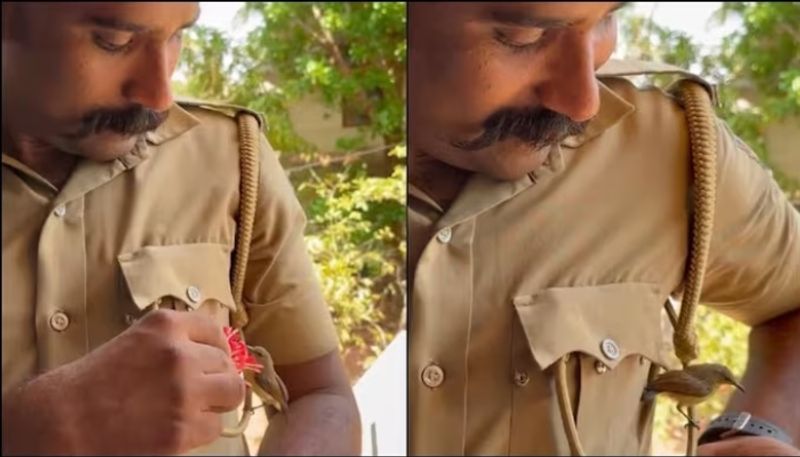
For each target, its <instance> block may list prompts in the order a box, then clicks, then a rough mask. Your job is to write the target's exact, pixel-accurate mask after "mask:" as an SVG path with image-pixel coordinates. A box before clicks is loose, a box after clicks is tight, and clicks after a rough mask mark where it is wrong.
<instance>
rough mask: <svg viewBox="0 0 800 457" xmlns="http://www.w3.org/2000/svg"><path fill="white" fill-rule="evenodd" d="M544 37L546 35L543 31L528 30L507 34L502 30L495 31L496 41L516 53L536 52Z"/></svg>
mask: <svg viewBox="0 0 800 457" xmlns="http://www.w3.org/2000/svg"><path fill="white" fill-rule="evenodd" d="M542 35H544V31H543V30H533V31H529V30H528V31H525V32H523V33H512V32H506V31H503V30H500V29H495V31H494V39H495V40H496V41H497V42H499V43H500V44H502V45H503V46H506V47H508V48H511V50H513V51H515V52H522V51H532V50H534V49H535V48H536V47H537V46H538V45H539V43H540V40H541V38H542Z"/></svg>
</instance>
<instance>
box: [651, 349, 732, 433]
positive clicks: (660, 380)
mask: <svg viewBox="0 0 800 457" xmlns="http://www.w3.org/2000/svg"><path fill="white" fill-rule="evenodd" d="M723 384H729V385H733V386H735V387H736V388H737V389H739V390H741V391H742V392H744V391H745V390H744V387H742V385H741V384H739V382H738V381H737V380H736V377H735V376H734V375H733V373H731V371H730V370H729V369H728V368H727V367H725V366H723V365H720V364H718V363H702V364H697V365H689V366H688V367H686V368H685V369H683V370H670V371H666V372H664V373H662V374H660V375H658V376H656V377H655V378H654V379H653V380H652V381H650V383H649V384H648V385H647V387H645V388H644V394H643V395H642V400H643V401H650V400H652V399H653V398H654V397H655V396H656V395H658V394H661V393H663V394H665V395H666V396H668V397H669V398H671V399H673V400H675V401H676V402H677V405H676V409H677V410H678V412H679V413H681V414H682V415H683V417H685V418H686V419H687V420H688V421H689V423H690V424H692V426H694V427H695V428H699V427H698V425H697V423H696V422H694V421H693V420H692V419H690V418H689V415H688V414H687V413H686V412H684V411H683V409H682V408H684V407H686V408H688V407H690V406H695V405H697V404H700V403H702V402H703V401H705V400H706V399H708V398H709V397H711V396H712V395H713V394H714V392H716V391H717V389H718V388H719V386H721V385H723Z"/></svg>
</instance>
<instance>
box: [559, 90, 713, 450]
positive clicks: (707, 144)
mask: <svg viewBox="0 0 800 457" xmlns="http://www.w3.org/2000/svg"><path fill="white" fill-rule="evenodd" d="M671 92H672V93H673V94H674V95H675V96H677V98H678V101H679V102H680V103H681V105H682V106H683V108H684V110H685V112H686V119H687V123H688V128H689V142H690V151H691V160H692V173H693V187H692V205H693V208H694V212H693V214H692V218H693V219H692V230H691V239H690V241H689V242H690V247H689V249H690V253H689V263H688V267H687V271H686V281H685V288H684V293H683V300H682V305H681V309H680V313H679V314H677V315H676V313H675V310H674V309H673V308H672V305H670V303H669V302H666V303H665V304H664V306H665V308H666V310H667V315H668V316H669V318H670V322H671V323H672V326H673V328H674V329H675V332H674V335H673V344H674V346H675V354H676V355H677V356H678V359H679V360H680V361H681V364H682V365H683V368H684V369H686V367H688V366H689V364H690V363H691V362H692V361H693V360H694V359H696V358H697V355H698V352H699V351H698V347H697V335H696V333H695V328H694V327H695V310H696V309H697V304H698V303H699V302H700V294H701V291H702V289H703V278H704V276H705V271H706V265H707V262H708V253H709V248H710V246H711V235H712V230H713V223H714V205H715V201H716V172H717V164H716V162H717V144H716V138H717V137H716V133H715V131H716V128H715V124H714V122H715V116H714V109H713V107H712V105H711V99H710V96H709V94H708V92H707V91H706V89H705V88H704V87H703V86H701V85H700V84H697V83H696V82H693V81H691V80H681V81H680V82H679V83H678V84H677V86H676V87H675V89H674V90H673V91H671ZM566 364H567V356H564V357H562V358H561V359H559V360H558V362H557V366H556V379H555V381H556V394H557V396H558V406H559V409H560V412H561V420H562V422H563V423H564V431H565V433H566V436H567V442H568V443H569V448H570V453H571V454H572V455H574V456H583V455H585V453H584V450H583V447H582V446H581V442H580V437H579V435H578V430H577V426H576V425H575V417H574V416H573V410H572V402H571V401H570V398H569V391H568V388H567V387H568V386H567V367H566ZM687 415H688V418H689V419H690V420H692V421H693V420H694V407H688V408H687ZM687 428H688V433H687V442H686V455H687V456H693V455H695V454H696V453H697V439H696V437H695V427H693V426H692V425H689V426H688V427H687Z"/></svg>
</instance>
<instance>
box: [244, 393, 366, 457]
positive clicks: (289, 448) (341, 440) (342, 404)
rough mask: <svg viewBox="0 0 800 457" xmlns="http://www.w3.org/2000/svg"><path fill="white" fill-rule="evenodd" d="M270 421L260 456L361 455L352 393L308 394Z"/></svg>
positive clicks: (359, 426)
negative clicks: (286, 412) (284, 413)
mask: <svg viewBox="0 0 800 457" xmlns="http://www.w3.org/2000/svg"><path fill="white" fill-rule="evenodd" d="M269 422H270V423H269V428H268V429H267V433H266V435H265V436H264V440H263V441H262V442H261V448H260V449H259V452H258V454H259V455H361V422H360V419H359V414H358V409H357V407H356V404H355V400H354V399H353V397H352V396H351V395H347V394H339V393H328V392H315V393H311V394H308V395H306V396H304V397H302V398H299V399H297V400H296V401H293V402H292V403H290V404H289V413H288V414H287V415H283V414H276V415H274V416H272V417H271V418H270V421H269Z"/></svg>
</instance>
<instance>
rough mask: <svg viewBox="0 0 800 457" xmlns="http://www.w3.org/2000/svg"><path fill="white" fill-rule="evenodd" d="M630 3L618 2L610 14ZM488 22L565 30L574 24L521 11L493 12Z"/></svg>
mask: <svg viewBox="0 0 800 457" xmlns="http://www.w3.org/2000/svg"><path fill="white" fill-rule="evenodd" d="M629 3H630V2H617V4H616V5H614V6H613V7H612V8H611V9H609V10H608V13H606V14H611V13H613V12H614V11H617V10H618V9H620V8H622V7H624V6H627V5H628V4H629ZM487 16H488V17H487V20H489V21H491V22H496V23H499V24H507V25H514V26H517V27H531V28H540V29H553V28H564V27H569V26H570V25H573V22H571V21H568V20H565V19H555V18H546V17H537V16H535V15H531V14H528V13H526V12H523V11H519V10H491V11H489V12H488V14H487Z"/></svg>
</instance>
